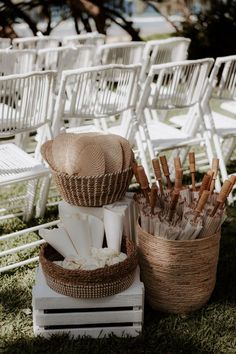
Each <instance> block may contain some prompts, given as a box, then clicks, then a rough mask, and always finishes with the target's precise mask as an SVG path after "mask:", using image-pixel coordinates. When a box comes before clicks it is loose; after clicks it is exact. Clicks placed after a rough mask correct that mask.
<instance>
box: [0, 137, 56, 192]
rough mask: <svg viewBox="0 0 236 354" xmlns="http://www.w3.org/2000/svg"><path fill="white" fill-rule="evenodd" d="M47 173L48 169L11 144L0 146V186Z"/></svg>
mask: <svg viewBox="0 0 236 354" xmlns="http://www.w3.org/2000/svg"><path fill="white" fill-rule="evenodd" d="M48 173H49V170H48V168H46V167H45V166H44V165H43V164H42V163H41V162H40V161H37V160H36V159H34V158H33V157H31V156H30V155H29V154H27V153H26V152H24V151H23V150H21V149H20V148H18V147H17V146H16V145H14V144H12V143H10V144H1V145H0V184H1V185H6V184H10V183H15V182H20V181H23V180H28V179H33V178H34V177H35V178H38V177H40V176H43V175H47V174H48Z"/></svg>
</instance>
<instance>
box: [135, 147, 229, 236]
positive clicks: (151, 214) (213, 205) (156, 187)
mask: <svg viewBox="0 0 236 354" xmlns="http://www.w3.org/2000/svg"><path fill="white" fill-rule="evenodd" d="M152 165H153V170H154V174H155V177H156V183H153V184H152V186H151V188H150V186H149V183H148V179H147V176H146V174H145V171H144V169H143V167H142V166H138V165H137V163H134V164H133V172H134V174H135V177H136V180H137V182H138V183H139V184H140V187H141V193H138V194H137V195H136V197H135V198H136V203H137V206H138V209H139V214H140V223H141V227H142V229H143V230H144V231H146V232H148V233H150V234H152V235H155V236H158V237H162V238H165V239H168V240H194V239H197V238H203V237H208V236H211V235H214V234H216V233H217V232H219V231H220V229H221V225H222V223H223V222H224V221H225V219H226V211H225V203H226V200H227V197H228V196H229V194H230V193H231V191H232V189H233V186H234V184H235V182H236V176H234V175H232V176H231V177H230V178H229V179H228V180H226V181H225V182H224V183H223V185H222V188H221V191H220V192H219V193H216V192H215V181H216V179H217V174H218V167H219V160H218V159H213V161H212V168H211V170H209V171H208V172H207V173H206V174H205V175H204V176H203V179H202V181H201V184H200V186H199V187H198V188H197V187H196V185H197V183H196V181H195V174H196V164H195V154H194V152H190V153H189V169H190V174H191V185H190V186H186V185H183V168H182V165H181V161H180V158H179V157H176V158H175V159H174V166H175V182H174V183H172V182H171V179H170V172H169V167H168V163H167V159H166V156H160V159H158V158H156V159H153V160H152Z"/></svg>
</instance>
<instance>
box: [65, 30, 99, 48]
mask: <svg viewBox="0 0 236 354" xmlns="http://www.w3.org/2000/svg"><path fill="white" fill-rule="evenodd" d="M105 38H106V36H105V35H104V34H101V33H98V32H89V33H85V34H76V35H71V36H65V37H62V39H61V43H62V45H63V46H68V45H79V44H91V45H95V46H96V47H99V46H100V45H102V44H104V42H105Z"/></svg>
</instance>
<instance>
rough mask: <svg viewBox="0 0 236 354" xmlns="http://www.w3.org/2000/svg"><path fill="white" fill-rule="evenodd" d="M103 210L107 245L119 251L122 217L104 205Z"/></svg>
mask: <svg viewBox="0 0 236 354" xmlns="http://www.w3.org/2000/svg"><path fill="white" fill-rule="evenodd" d="M103 212H104V228H105V234H106V240H107V247H108V248H112V249H113V250H116V251H117V252H120V247H121V240H122V234H123V218H124V217H123V215H120V214H118V213H114V212H113V211H111V210H110V209H108V208H106V207H104V208H103Z"/></svg>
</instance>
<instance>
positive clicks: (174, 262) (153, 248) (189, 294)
mask: <svg viewBox="0 0 236 354" xmlns="http://www.w3.org/2000/svg"><path fill="white" fill-rule="evenodd" d="M137 232H138V242H139V244H138V254H139V262H140V268H141V277H142V280H143V282H144V285H145V291H146V297H147V300H148V302H149V304H150V305H151V307H152V308H153V309H156V310H160V311H163V312H169V313H187V312H191V311H194V310H197V309H199V308H201V307H202V306H204V305H205V304H206V303H207V301H208V300H209V298H210V296H211V294H212V291H213V289H214V287H215V282H216V271H217V263H218V256H219V245H220V233H217V234H215V235H212V236H210V237H206V238H202V239H196V240H189V241H180V240H166V239H162V238H160V237H156V236H153V235H150V234H149V233H147V232H145V231H143V229H141V227H140V226H139V225H138V226H137Z"/></svg>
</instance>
